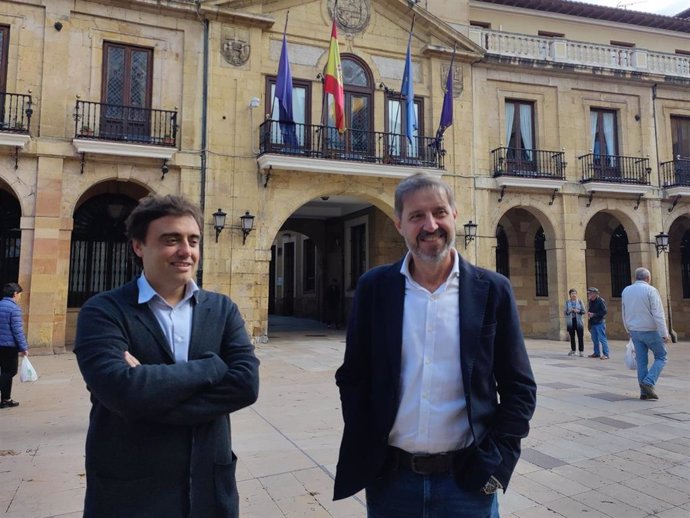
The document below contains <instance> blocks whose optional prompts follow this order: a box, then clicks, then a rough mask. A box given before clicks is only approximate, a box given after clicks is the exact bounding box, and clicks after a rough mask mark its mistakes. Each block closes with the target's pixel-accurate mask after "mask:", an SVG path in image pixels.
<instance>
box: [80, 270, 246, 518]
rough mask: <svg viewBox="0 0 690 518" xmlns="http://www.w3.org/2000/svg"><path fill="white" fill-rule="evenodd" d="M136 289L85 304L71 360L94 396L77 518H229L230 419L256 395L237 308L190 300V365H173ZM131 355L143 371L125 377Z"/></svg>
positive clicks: (232, 516)
mask: <svg viewBox="0 0 690 518" xmlns="http://www.w3.org/2000/svg"><path fill="white" fill-rule="evenodd" d="M137 297H138V288H137V283H136V281H133V282H130V283H128V284H126V285H125V286H123V287H122V288H118V289H116V290H113V291H110V292H106V293H102V294H100V295H97V296H95V297H93V298H92V299H90V300H89V301H88V302H87V303H86V304H85V305H84V307H83V308H82V309H81V312H80V314H79V320H78V324H77V337H76V343H75V348H74V352H75V353H76V355H77V360H78V362H79V368H80V369H81V372H82V374H83V376H84V380H85V381H86V384H87V388H88V389H89V391H90V392H91V403H92V409H91V415H90V422H89V430H88V435H87V439H86V483H87V485H86V499H85V504H84V518H236V517H237V516H238V513H239V511H238V506H239V497H238V494H237V488H236V484H235V464H236V457H235V455H234V454H233V452H232V450H231V445H232V444H231V437H230V419H229V417H228V414H229V413H230V412H234V411H235V410H239V409H240V408H244V407H246V406H248V405H250V404H252V403H253V402H254V401H255V400H256V398H257V395H258V388H259V378H258V365H259V361H258V360H257V358H256V357H255V355H254V347H253V346H252V345H251V342H250V340H249V337H248V336H247V333H246V331H245V328H244V322H243V320H242V318H241V316H240V314H239V311H238V309H237V306H236V305H235V304H234V303H233V302H232V301H231V300H230V299H229V298H228V297H226V296H223V295H220V294H217V293H212V292H207V291H204V290H199V291H198V293H197V294H196V304H195V306H194V316H193V320H192V332H191V339H190V344H189V361H188V362H178V363H175V360H174V357H173V354H172V352H171V350H170V346H169V345H168V342H167V341H166V339H165V336H164V335H163V332H162V330H161V328H160V325H159V324H158V322H157V321H156V318H155V316H154V314H153V313H152V312H151V310H150V309H149V307H148V305H147V304H145V303H144V304H139V303H138V302H137ZM125 351H129V352H130V353H131V354H132V355H133V356H134V357H135V358H137V359H138V360H139V361H140V362H141V365H140V366H138V367H130V366H129V365H128V364H127V363H126V361H125V359H124V353H125Z"/></svg>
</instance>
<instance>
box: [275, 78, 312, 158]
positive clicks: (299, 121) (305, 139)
mask: <svg viewBox="0 0 690 518" xmlns="http://www.w3.org/2000/svg"><path fill="white" fill-rule="evenodd" d="M276 80H277V78H276V77H269V78H268V81H267V89H266V99H268V101H267V102H268V103H270V104H271V108H270V110H271V113H272V115H271V119H272V120H274V121H277V120H278V119H279V118H280V117H279V108H278V101H276V100H275V93H276ZM292 117H293V118H294V120H295V132H296V133H297V144H298V146H299V147H305V145H306V146H309V138H310V137H311V135H310V134H309V132H308V131H306V127H305V126H304V125H305V124H307V125H308V124H311V83H310V82H309V81H301V80H298V79H294V78H293V80H292ZM271 143H272V144H278V145H281V144H283V136H282V134H281V131H280V126H279V125H278V124H273V125H272V126H271Z"/></svg>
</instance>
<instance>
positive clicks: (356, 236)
mask: <svg viewBox="0 0 690 518" xmlns="http://www.w3.org/2000/svg"><path fill="white" fill-rule="evenodd" d="M344 226H345V251H344V258H345V276H344V278H345V282H344V284H345V287H346V289H347V290H354V289H355V288H356V287H357V281H358V280H359V278H360V277H361V276H362V274H363V273H364V272H366V271H367V269H368V268H369V266H368V265H369V249H368V247H369V244H368V235H367V228H368V217H367V216H360V217H358V218H354V219H350V220H347V221H345V225H344Z"/></svg>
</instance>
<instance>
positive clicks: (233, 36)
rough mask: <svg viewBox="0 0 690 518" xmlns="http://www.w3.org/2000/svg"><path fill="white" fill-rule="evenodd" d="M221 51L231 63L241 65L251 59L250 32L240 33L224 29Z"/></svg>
mask: <svg viewBox="0 0 690 518" xmlns="http://www.w3.org/2000/svg"><path fill="white" fill-rule="evenodd" d="M220 53H221V54H222V55H223V58H224V59H225V61H227V62H228V63H229V64H231V65H233V66H236V67H239V66H242V65H244V64H245V63H246V62H247V61H249V56H250V54H251V45H250V44H249V34H248V33H247V34H246V35H245V34H239V33H238V32H237V31H230V30H228V31H225V30H224V31H223V35H222V38H221V46H220Z"/></svg>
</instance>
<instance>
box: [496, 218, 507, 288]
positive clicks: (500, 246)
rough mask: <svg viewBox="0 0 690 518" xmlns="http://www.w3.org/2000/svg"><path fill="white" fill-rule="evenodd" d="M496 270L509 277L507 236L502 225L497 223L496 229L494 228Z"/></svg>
mask: <svg viewBox="0 0 690 518" xmlns="http://www.w3.org/2000/svg"><path fill="white" fill-rule="evenodd" d="M496 271H497V272H498V273H500V274H501V275H505V276H506V277H508V278H510V257H509V255H508V236H507V235H506V231H505V230H503V226H502V225H498V229H496Z"/></svg>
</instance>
